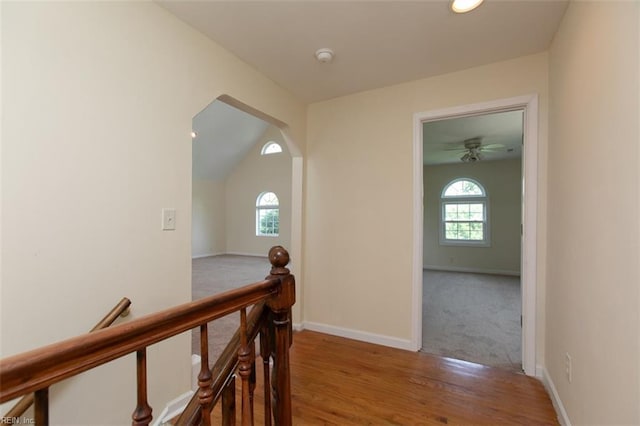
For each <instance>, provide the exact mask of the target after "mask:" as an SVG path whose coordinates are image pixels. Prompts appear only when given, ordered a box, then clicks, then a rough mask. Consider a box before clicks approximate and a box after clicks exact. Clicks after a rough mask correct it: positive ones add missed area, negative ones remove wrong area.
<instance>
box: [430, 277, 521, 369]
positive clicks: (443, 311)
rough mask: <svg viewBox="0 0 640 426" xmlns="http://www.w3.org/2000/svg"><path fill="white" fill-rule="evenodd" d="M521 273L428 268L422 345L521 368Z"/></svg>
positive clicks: (458, 356)
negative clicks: (461, 271)
mask: <svg viewBox="0 0 640 426" xmlns="http://www.w3.org/2000/svg"><path fill="white" fill-rule="evenodd" d="M521 306H522V302H521V296H520V278H519V277H509V276H502V275H487V274H470V273H460V272H441V271H430V270H425V271H424V273H423V304H422V311H423V313H422V321H423V324H422V351H423V352H428V353H432V354H436V355H441V356H445V357H449V358H456V359H461V360H465V361H471V362H475V363H478V364H484V365H490V366H492V367H499V368H503V369H507V370H511V371H516V372H522V352H521V345H522V344H521V328H520V313H521Z"/></svg>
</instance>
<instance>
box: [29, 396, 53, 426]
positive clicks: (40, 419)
mask: <svg viewBox="0 0 640 426" xmlns="http://www.w3.org/2000/svg"><path fill="white" fill-rule="evenodd" d="M34 404H35V405H34V413H33V414H34V421H35V423H36V425H38V426H46V425H48V424H49V388H44V389H40V390H37V391H35V393H34Z"/></svg>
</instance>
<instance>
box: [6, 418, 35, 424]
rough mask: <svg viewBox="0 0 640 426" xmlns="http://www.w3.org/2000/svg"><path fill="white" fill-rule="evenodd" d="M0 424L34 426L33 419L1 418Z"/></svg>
mask: <svg viewBox="0 0 640 426" xmlns="http://www.w3.org/2000/svg"><path fill="white" fill-rule="evenodd" d="M1 419H2V422H1V423H2V424H5V425H34V424H36V421H35V419H33V418H31V417H2V418H1Z"/></svg>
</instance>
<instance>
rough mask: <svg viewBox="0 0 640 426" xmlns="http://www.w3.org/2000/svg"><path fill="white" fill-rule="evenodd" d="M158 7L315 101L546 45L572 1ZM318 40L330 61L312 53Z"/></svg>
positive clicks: (308, 0)
mask: <svg viewBox="0 0 640 426" xmlns="http://www.w3.org/2000/svg"><path fill="white" fill-rule="evenodd" d="M156 1H157V2H158V3H159V4H160V5H161V6H162V7H164V8H166V9H167V10H168V11H170V12H171V13H173V14H175V15H176V16H178V17H179V18H180V19H182V20H184V21H185V22H187V23H188V24H190V25H192V26H193V27H195V28H196V29H198V30H200V31H201V32H203V33H204V34H205V35H207V36H208V37H210V38H211V39H213V40H214V41H216V42H218V43H219V44H220V45H222V46H223V47H225V48H226V49H228V50H229V51H231V52H233V53H235V54H236V55H237V56H238V57H240V58H241V59H243V60H244V61H246V62H247V63H249V64H251V65H252V66H254V67H255V68H256V69H258V70H259V71H261V72H262V73H263V74H265V75H267V76H268V77H270V78H271V79H272V80H274V81H275V82H277V83H278V84H280V85H281V86H283V87H285V88H287V89H289V90H290V91H291V92H293V93H294V94H295V95H297V96H298V97H299V98H300V99H302V100H305V101H308V102H314V101H320V100H324V99H330V98H334V97H337V96H342V95H346V94H350V93H355V92H359V91H362V90H368V89H373V88H378V87H383V86H387V85H391V84H396V83H400V82H403V81H410V80H415V79H418V78H424V77H429V76H434V75H438V74H443V73H447V72H452V71H456V70H461V69H465V68H470V67H474V66H478V65H483V64H488V63H491V62H495V61H500V60H505V59H509V58H515V57H518V56H522V55H527V54H532V53H536V52H540V51H544V50H546V49H547V48H548V46H549V44H550V42H551V40H552V38H553V35H554V34H555V31H556V29H557V27H558V25H559V23H560V20H561V18H562V15H563V14H564V11H565V9H566V6H567V4H568V2H567V1H566V0H493V1H492V0H486V1H485V3H484V4H482V5H481V6H480V7H479V8H477V9H476V10H474V11H472V12H470V13H468V14H464V15H458V14H455V13H453V12H451V10H450V9H449V1H448V0H430V1H412V2H408V1H400V0H392V1H367V0H360V1H346V0H337V1H317V0H316V1H312V0H299V1H281V0H262V1H243V0H236V1H183V0H180V1H178V0H156ZM322 47H328V48H331V49H333V50H334V51H335V53H336V57H335V59H334V61H333V62H332V63H330V64H322V63H319V62H317V61H316V60H315V58H314V52H315V51H316V50H317V49H319V48H322Z"/></svg>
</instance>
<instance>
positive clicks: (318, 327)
mask: <svg viewBox="0 0 640 426" xmlns="http://www.w3.org/2000/svg"><path fill="white" fill-rule="evenodd" d="M302 329H303V330H311V331H317V332H320V333H326V334H331V335H333V336H340V337H346V338H348V339H354V340H360V341H361V342H367V343H374V344H376V345H383V346H389V347H392V348H398V349H404V350H407V351H412V352H415V351H414V350H413V345H412V344H411V341H410V340H404V339H398V338H397V337H390V336H384V335H382V334H375V333H368V332H366V331H360V330H352V329H349V328H342V327H336V326H334V325H328V324H320V323H317V322H308V321H305V322H304V323H302Z"/></svg>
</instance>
